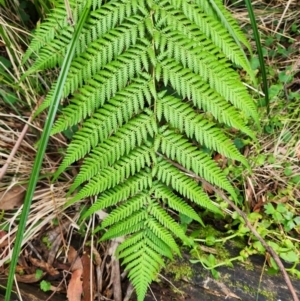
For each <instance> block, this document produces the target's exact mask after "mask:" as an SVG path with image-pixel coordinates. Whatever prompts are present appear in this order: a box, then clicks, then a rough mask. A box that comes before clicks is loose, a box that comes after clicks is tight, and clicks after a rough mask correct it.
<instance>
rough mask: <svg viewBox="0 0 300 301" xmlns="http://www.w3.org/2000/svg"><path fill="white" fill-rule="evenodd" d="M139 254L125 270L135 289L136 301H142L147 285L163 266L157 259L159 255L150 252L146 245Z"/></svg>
mask: <svg viewBox="0 0 300 301" xmlns="http://www.w3.org/2000/svg"><path fill="white" fill-rule="evenodd" d="M140 254H141V255H140V256H139V257H137V258H136V260H133V261H131V262H130V263H129V264H127V266H126V268H125V269H126V270H129V273H128V277H129V279H130V280H131V282H132V284H133V285H134V287H135V289H136V292H137V295H138V301H143V300H144V298H145V295H146V292H147V289H148V286H149V284H150V283H151V282H152V281H153V280H154V279H155V277H156V275H157V273H158V272H159V271H160V269H161V268H162V267H163V266H164V265H161V260H159V259H158V258H160V257H159V255H157V254H156V253H155V252H154V251H151V249H150V248H149V247H147V245H146V244H144V246H143V248H142V249H141V251H140ZM155 255H156V256H155ZM155 259H156V260H155Z"/></svg>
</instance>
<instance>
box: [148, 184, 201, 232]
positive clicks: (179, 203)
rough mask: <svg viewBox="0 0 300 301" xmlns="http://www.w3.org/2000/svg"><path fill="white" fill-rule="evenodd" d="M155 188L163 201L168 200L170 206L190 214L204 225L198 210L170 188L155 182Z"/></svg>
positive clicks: (156, 195)
mask: <svg viewBox="0 0 300 301" xmlns="http://www.w3.org/2000/svg"><path fill="white" fill-rule="evenodd" d="M153 189H154V193H155V197H156V198H159V199H162V201H164V202H166V203H167V204H168V206H169V207H170V208H172V209H174V210H175V211H177V212H180V213H182V214H184V215H186V216H188V217H189V218H191V219H193V220H195V221H197V222H199V223H200V224H201V225H203V226H204V224H203V222H202V219H201V218H200V216H199V215H198V214H197V213H196V211H195V210H194V209H193V208H192V207H191V206H189V205H188V204H187V203H186V202H184V201H183V200H182V199H181V198H180V197H178V196H177V195H175V194H174V193H173V192H172V190H171V189H170V188H168V187H167V186H165V185H163V184H161V183H155V184H154V185H153Z"/></svg>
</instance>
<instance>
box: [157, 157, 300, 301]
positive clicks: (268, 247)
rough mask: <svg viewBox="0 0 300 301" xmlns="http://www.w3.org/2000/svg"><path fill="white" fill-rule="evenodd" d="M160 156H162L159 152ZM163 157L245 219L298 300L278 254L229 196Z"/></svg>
mask: <svg viewBox="0 0 300 301" xmlns="http://www.w3.org/2000/svg"><path fill="white" fill-rule="evenodd" d="M159 155H160V156H163V155H161V154H159ZM163 157H164V158H165V160H167V161H169V162H170V163H171V164H172V165H174V166H175V167H177V168H178V169H180V170H182V171H183V172H185V173H186V174H189V175H191V176H192V177H193V178H195V179H196V180H198V181H200V182H202V183H203V184H205V185H206V187H208V188H209V189H211V190H212V191H214V192H215V193H216V194H218V195H219V196H220V197H221V198H222V199H223V200H225V201H226V202H227V203H228V204H229V205H230V206H231V207H232V208H233V209H234V210H235V211H236V212H237V213H238V214H239V215H240V216H241V217H242V218H243V219H244V221H245V224H246V226H247V227H248V228H249V229H250V231H251V232H252V233H253V235H254V236H255V237H256V238H257V239H258V240H259V241H260V243H261V244H262V245H263V247H264V248H265V249H266V250H267V251H268V252H269V253H270V254H271V256H272V257H273V259H274V261H275V262H276V263H277V265H278V267H279V269H280V272H281V274H282V276H283V279H284V281H285V283H286V285H287V287H288V289H289V291H290V293H291V295H292V297H293V300H294V301H299V298H298V296H297V294H296V291H295V289H294V286H293V284H292V282H291V279H290V277H289V275H288V273H287V272H286V270H285V268H284V266H283V264H282V262H281V260H280V258H279V256H278V255H277V254H276V252H275V251H274V250H273V248H272V247H271V246H269V245H268V244H267V243H266V242H265V240H264V239H263V238H262V237H261V236H260V235H259V233H258V232H257V231H256V230H255V229H254V227H253V226H252V225H251V223H250V222H249V220H248V218H247V216H246V214H245V213H244V212H243V211H242V210H241V209H239V208H238V207H237V206H236V205H235V204H234V203H233V202H232V201H230V200H229V198H228V197H227V196H226V195H225V193H224V192H223V191H221V190H220V189H218V188H216V187H214V186H213V185H211V184H210V183H208V182H207V181H205V180H204V179H203V178H201V177H199V176H198V175H197V174H195V173H193V172H191V171H189V170H187V169H185V168H184V167H182V166H181V165H180V164H178V163H176V162H174V161H172V160H170V159H168V158H166V157H165V156H163Z"/></svg>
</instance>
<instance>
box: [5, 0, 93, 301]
mask: <svg viewBox="0 0 300 301" xmlns="http://www.w3.org/2000/svg"><path fill="white" fill-rule="evenodd" d="M90 7H91V1H88V2H87V4H86V6H85V9H84V11H83V13H82V15H81V17H80V19H79V21H78V24H77V25H76V28H75V31H74V34H73V37H72V40H71V42H70V45H69V47H68V51H67V54H66V57H65V59H64V61H63V65H62V67H61V71H60V74H59V77H58V81H57V86H56V89H55V92H54V95H53V101H52V103H51V106H50V109H49V113H48V117H47V120H46V123H45V128H44V131H43V134H42V137H41V140H40V144H39V148H38V152H37V155H36V158H35V161H34V165H33V169H32V173H31V177H30V180H29V184H28V189H27V193H26V196H25V200H24V206H23V209H22V213H21V218H20V223H19V225H18V232H17V236H16V241H15V245H14V249H13V254H12V259H11V263H10V269H9V274H8V280H7V287H6V294H5V301H10V300H11V299H10V296H11V291H12V285H13V280H14V274H15V269H16V265H17V260H18V257H19V254H20V250H21V245H22V240H23V234H24V231H25V226H26V220H27V217H28V214H29V210H30V206H31V200H32V197H33V194H34V190H35V187H36V183H37V180H38V177H39V173H40V169H41V166H42V162H43V158H44V154H45V151H46V147H47V144H48V140H49V136H50V131H51V128H52V125H53V122H54V118H55V115H56V112H57V109H58V105H59V102H60V99H61V95H62V92H63V86H64V83H65V81H66V78H67V74H68V71H69V68H70V65H71V62H72V59H73V56H74V52H75V46H76V44H77V41H78V39H79V36H80V33H81V31H82V28H83V25H84V23H85V20H86V18H87V16H88V14H89V11H90Z"/></svg>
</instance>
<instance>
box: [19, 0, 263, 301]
mask: <svg viewBox="0 0 300 301" xmlns="http://www.w3.org/2000/svg"><path fill="white" fill-rule="evenodd" d="M58 2H59V4H57V6H56V8H55V9H54V10H53V11H52V13H51V15H50V16H48V19H47V20H46V21H45V22H44V23H43V24H41V25H40V27H39V28H38V29H37V30H36V32H35V34H34V39H33V41H32V43H31V45H30V47H29V48H28V50H27V52H26V54H25V57H24V61H26V60H27V59H28V58H30V57H31V58H33V59H34V60H35V61H34V64H33V66H32V67H31V69H30V70H29V71H28V74H32V73H34V72H38V71H41V70H45V69H48V68H54V67H57V66H60V65H61V63H62V60H63V57H64V55H65V53H66V49H67V46H68V43H69V41H70V37H71V36H72V33H73V30H74V28H73V26H72V24H69V20H68V17H67V15H66V10H65V7H64V1H62V0H61V1H58ZM69 2H70V5H71V9H72V17H73V19H74V22H75V23H76V20H77V19H78V16H80V13H81V12H82V9H83V7H84V5H85V1H84V0H71V1H69ZM79 40H80V42H79V43H78V45H77V48H76V55H75V58H74V59H73V62H72V65H71V69H70V72H69V74H68V78H67V81H66V84H65V86H64V91H63V96H64V98H67V97H68V98H69V104H68V105H67V106H66V107H65V108H64V109H63V110H62V112H61V115H60V116H59V117H58V120H57V122H56V125H55V126H54V128H53V131H52V134H56V133H58V132H62V131H64V130H66V129H68V128H69V127H72V126H74V125H77V124H78V123H80V129H79V130H78V131H77V132H76V134H75V135H74V137H73V139H72V142H71V143H70V145H69V147H68V149H67V152H66V155H65V158H64V160H63V162H62V164H61V166H60V168H59V170H58V171H57V173H56V177H57V176H58V175H59V174H60V173H61V172H63V171H64V170H65V169H66V168H67V167H68V166H69V165H70V164H72V163H73V162H75V161H77V160H79V159H81V158H85V159H84V161H83V164H82V166H81V169H80V172H79V174H78V176H77V177H76V179H75V181H74V183H73V185H72V187H71V191H70V193H74V192H75V191H76V193H75V194H74V197H73V198H72V199H71V200H70V201H69V202H68V204H67V205H71V204H73V203H74V202H77V201H80V200H83V199H85V198H86V197H88V196H95V195H96V196H97V200H96V201H95V203H94V204H93V205H92V206H91V207H90V208H89V209H88V210H87V212H85V213H84V214H83V216H82V219H84V218H87V217H88V216H90V215H91V214H93V213H95V212H96V211H98V210H102V209H106V208H109V211H110V214H109V215H108V217H107V218H105V219H104V220H103V222H102V223H101V225H99V227H98V230H104V229H105V230H106V232H105V234H104V235H103V236H102V240H104V239H111V238H115V237H119V236H126V237H127V239H126V240H125V241H124V242H123V243H122V244H121V245H120V246H119V248H118V250H117V251H118V256H119V258H121V259H122V260H123V264H124V265H125V268H126V269H127V270H129V278H130V280H131V281H132V283H133V285H134V286H135V288H136V291H137V295H138V299H139V300H143V299H144V296H145V294H146V291H147V287H148V285H149V283H150V282H151V281H152V280H153V279H154V278H155V277H156V275H157V273H158V271H159V270H160V269H161V267H163V266H164V261H163V257H168V258H172V256H173V254H177V255H180V250H179V247H178V245H177V243H176V241H175V239H176V238H179V239H180V240H182V241H183V242H184V243H185V244H187V245H191V244H192V241H191V240H190V239H189V238H188V237H187V236H186V235H185V233H184V231H183V230H182V228H181V227H180V226H179V224H178V223H177V222H176V220H174V218H173V216H171V215H170V213H169V212H170V210H169V209H172V210H174V211H177V212H180V213H183V214H185V215H186V216H188V217H190V218H192V219H193V220H195V221H198V222H199V223H201V224H203V223H202V220H201V218H200V217H199V215H198V214H197V213H196V212H195V210H194V209H193V208H194V206H191V203H192V202H193V203H195V204H197V205H200V206H201V207H204V208H206V209H208V210H210V211H212V212H215V213H221V210H220V209H219V208H218V206H217V205H216V203H214V202H212V201H211V200H210V198H209V197H208V195H207V194H206V193H205V191H204V190H203V188H202V187H201V184H199V183H198V182H196V181H195V180H194V179H193V177H192V176H191V174H192V173H193V175H195V174H196V175H197V176H199V177H201V178H203V179H205V180H206V181H208V182H210V183H211V184H213V185H215V186H217V187H219V188H220V189H223V190H225V191H226V192H227V193H228V194H229V195H230V196H231V197H232V199H233V200H236V199H237V197H236V194H235V190H234V188H233V186H232V185H231V183H230V181H229V180H228V179H227V178H226V176H225V174H224V173H223V172H222V170H221V169H220V168H219V167H218V165H217V164H216V162H215V161H214V160H212V158H211V156H210V155H209V154H208V153H207V151H203V150H204V147H205V148H206V150H207V149H209V150H211V151H216V152H218V153H220V154H222V155H224V156H225V157H227V158H230V159H232V160H236V161H239V162H241V163H242V164H244V165H245V166H247V162H246V160H245V158H244V157H243V156H242V155H241V154H240V153H239V151H238V150H237V149H236V147H235V146H234V144H233V143H232V141H231V140H230V138H229V137H228V136H227V135H226V132H225V131H224V127H225V126H228V127H232V128H235V129H237V130H239V131H241V132H243V133H245V134H247V135H249V136H250V137H253V136H254V135H253V133H252V132H251V130H250V129H249V128H248V127H247V125H246V123H245V120H247V118H249V117H250V118H253V119H254V120H255V122H258V117H257V112H256V106H255V104H254V102H253V101H252V99H251V98H250V97H249V95H248V93H247V90H246V88H245V86H244V85H243V83H242V82H241V81H240V79H239V75H238V73H237V72H236V71H235V70H234V69H233V68H232V66H231V64H232V63H234V64H235V65H236V66H239V67H241V68H243V69H244V70H246V71H247V72H248V73H249V74H250V76H253V75H252V73H251V69H250V67H249V63H248V60H247V58H246V56H245V53H244V51H243V47H244V48H248V50H249V51H250V47H249V45H248V43H247V41H246V39H245V38H244V36H243V34H242V32H241V30H240V29H239V27H238V25H237V24H236V22H235V20H234V19H233V18H232V16H231V15H230V14H229V13H228V12H227V11H226V10H225V8H224V7H223V4H222V1H221V0H210V1H208V0H190V1H188V0H163V1H160V0H116V1H115V0H111V1H101V0H93V1H92V5H91V9H90V15H89V17H88V21H87V22H86V24H85V26H84V30H83V33H82V34H81V37H80V39H79ZM54 86H55V83H54ZM53 90H54V88H52V90H51V91H50V92H49V94H48V96H47V97H46V99H45V101H44V103H43V104H42V105H41V107H40V108H39V112H41V111H43V110H44V109H46V108H47V107H48V106H49V104H50V100H51V96H52V93H53ZM178 166H180V167H181V168H179V167H178Z"/></svg>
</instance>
